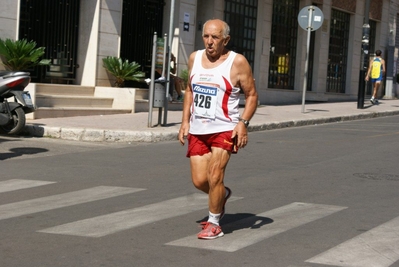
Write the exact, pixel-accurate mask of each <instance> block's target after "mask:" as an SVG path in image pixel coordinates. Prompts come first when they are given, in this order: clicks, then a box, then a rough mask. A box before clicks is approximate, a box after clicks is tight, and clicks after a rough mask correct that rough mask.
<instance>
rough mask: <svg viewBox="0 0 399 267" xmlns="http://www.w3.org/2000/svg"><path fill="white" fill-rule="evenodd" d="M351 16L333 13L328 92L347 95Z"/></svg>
mask: <svg viewBox="0 0 399 267" xmlns="http://www.w3.org/2000/svg"><path fill="white" fill-rule="evenodd" d="M349 25H350V15H349V14H347V13H344V12H342V11H338V10H334V9H333V10H332V11H331V22H330V46H329V51H328V68H327V92H330V93H345V83H346V69H347V60H348V43H349Z"/></svg>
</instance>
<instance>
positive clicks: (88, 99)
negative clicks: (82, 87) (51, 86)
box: [36, 94, 113, 108]
mask: <svg viewBox="0 0 399 267" xmlns="http://www.w3.org/2000/svg"><path fill="white" fill-rule="evenodd" d="M112 102H113V99H112V98H103V97H93V96H66V95H42V94H36V106H37V107H87V108H95V107H97V108H111V107H112Z"/></svg>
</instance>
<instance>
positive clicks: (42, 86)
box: [36, 83, 95, 96]
mask: <svg viewBox="0 0 399 267" xmlns="http://www.w3.org/2000/svg"><path fill="white" fill-rule="evenodd" d="M94 90H95V88H94V87H92V86H80V85H62V84H50V83H38V84H36V94H40V95H72V96H93V95H94Z"/></svg>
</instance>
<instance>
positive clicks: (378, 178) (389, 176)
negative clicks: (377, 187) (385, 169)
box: [353, 173, 399, 181]
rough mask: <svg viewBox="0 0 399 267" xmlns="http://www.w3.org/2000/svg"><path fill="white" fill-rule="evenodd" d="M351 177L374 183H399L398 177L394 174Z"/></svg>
mask: <svg viewBox="0 0 399 267" xmlns="http://www.w3.org/2000/svg"><path fill="white" fill-rule="evenodd" d="M353 176H356V177H358V178H363V179H368V180H374V181H381V180H386V181H399V175H395V174H384V173H354V174H353Z"/></svg>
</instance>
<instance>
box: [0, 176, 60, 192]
mask: <svg viewBox="0 0 399 267" xmlns="http://www.w3.org/2000/svg"><path fill="white" fill-rule="evenodd" d="M54 183H56V182H48V181H35V180H24V179H12V180H7V181H3V182H0V193H4V192H10V191H15V190H20V189H27V188H32V187H37V186H43V185H48V184H54Z"/></svg>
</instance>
